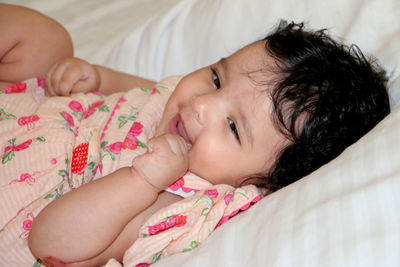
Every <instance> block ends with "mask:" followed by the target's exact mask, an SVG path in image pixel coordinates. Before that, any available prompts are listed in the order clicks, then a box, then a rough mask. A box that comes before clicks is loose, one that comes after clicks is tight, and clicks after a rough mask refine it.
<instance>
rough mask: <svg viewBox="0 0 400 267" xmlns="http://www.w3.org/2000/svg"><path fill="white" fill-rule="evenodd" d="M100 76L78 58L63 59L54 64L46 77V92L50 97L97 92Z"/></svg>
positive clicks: (91, 66)
mask: <svg viewBox="0 0 400 267" xmlns="http://www.w3.org/2000/svg"><path fill="white" fill-rule="evenodd" d="M99 85H100V75H99V73H98V71H97V69H96V68H95V67H94V66H93V65H92V64H90V63H88V62H86V61H85V60H83V59H79V58H65V59H62V60H60V61H59V62H57V63H56V64H54V65H53V66H52V67H51V68H50V70H49V72H48V73H47V76H46V92H47V94H48V95H50V96H69V95H70V94H72V93H80V92H82V93H87V92H91V91H94V90H97V89H98V88H99Z"/></svg>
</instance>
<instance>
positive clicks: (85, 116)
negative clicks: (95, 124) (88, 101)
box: [83, 100, 104, 119]
mask: <svg viewBox="0 0 400 267" xmlns="http://www.w3.org/2000/svg"><path fill="white" fill-rule="evenodd" d="M103 104H104V101H103V100H102V101H98V102H96V103H94V104H93V105H91V106H90V107H89V109H88V111H86V112H84V113H83V118H84V119H86V118H88V117H89V116H90V115H92V114H93V113H95V112H96V109H97V108H98V107H101V106H102V105H103Z"/></svg>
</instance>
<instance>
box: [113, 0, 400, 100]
mask: <svg viewBox="0 0 400 267" xmlns="http://www.w3.org/2000/svg"><path fill="white" fill-rule="evenodd" d="M399 18H400V5H399V4H398V0H379V1H378V0H376V1H369V0H364V1H362V0H360V1H348V0H336V1H320V0H302V1H298V0H285V1H276V0H186V1H178V2H176V4H175V5H174V6H173V7H171V8H170V9H169V10H168V11H167V12H165V13H163V14H162V15H160V13H157V14H156V15H155V16H154V17H153V18H152V19H151V20H150V21H146V23H144V24H143V25H141V26H139V27H133V29H132V31H131V32H130V34H128V35H127V36H126V37H125V38H124V39H123V40H122V41H121V42H119V43H118V44H116V45H115V47H114V49H113V50H112V52H111V54H110V55H109V57H108V59H107V60H106V61H105V63H106V64H107V65H109V66H111V67H113V68H116V69H118V70H121V71H126V72H129V73H133V74H138V75H140V76H144V77H147V78H151V79H155V80H160V79H162V78H164V77H165V76H169V75H177V74H187V73H189V72H191V71H193V70H196V69H198V68H200V67H203V66H205V65H209V64H211V63H213V62H215V61H217V60H219V59H220V58H221V57H224V56H227V55H230V54H232V53H233V52H235V51H236V50H237V49H239V48H241V47H243V46H245V45H246V44H248V43H251V42H253V41H256V40H259V39H261V38H263V37H265V36H266V35H267V33H269V32H270V31H271V30H272V29H273V28H274V27H275V26H276V25H277V24H278V22H279V20H280V19H286V20H288V21H291V20H293V21H295V22H302V21H304V22H306V25H307V26H309V27H310V28H312V29H321V28H327V29H328V30H329V32H330V33H331V34H332V35H333V36H334V37H336V38H343V39H344V41H345V42H346V43H356V44H357V45H358V46H359V47H360V48H361V49H362V50H363V51H364V52H366V53H371V54H373V55H374V56H376V57H378V59H379V61H380V63H382V65H384V66H385V68H386V69H387V71H388V73H389V74H390V75H391V76H392V79H395V78H396V77H399V76H400V69H399V62H400V49H398V48H399V46H400V23H399ZM391 91H392V89H391ZM393 102H396V103H397V102H398V97H396V99H393Z"/></svg>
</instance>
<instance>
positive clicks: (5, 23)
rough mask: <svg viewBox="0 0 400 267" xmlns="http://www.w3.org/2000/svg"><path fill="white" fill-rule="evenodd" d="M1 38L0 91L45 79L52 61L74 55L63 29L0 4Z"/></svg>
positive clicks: (28, 11)
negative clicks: (13, 84)
mask: <svg viewBox="0 0 400 267" xmlns="http://www.w3.org/2000/svg"><path fill="white" fill-rule="evenodd" d="M0 36H1V41H0V88H3V87H4V86H6V85H9V84H11V83H15V82H19V81H22V80H26V79H28V78H32V77H39V76H45V75H46V73H47V72H48V70H49V68H50V67H51V66H52V65H53V64H54V63H55V62H57V61H58V60H60V59H62V58H64V57H71V56H73V46H72V41H71V38H70V36H69V34H68V32H67V31H66V30H65V29H64V27H63V26H61V25H60V24H59V23H57V22H56V21H54V20H53V19H51V18H49V17H47V16H45V15H43V14H41V13H39V12H37V11H34V10H32V9H28V8H25V7H21V6H15V5H7V4H0Z"/></svg>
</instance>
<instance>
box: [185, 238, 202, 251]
mask: <svg viewBox="0 0 400 267" xmlns="http://www.w3.org/2000/svg"><path fill="white" fill-rule="evenodd" d="M198 246H199V242H197V241H195V240H193V241H192V242H191V243H190V247H188V248H184V249H182V252H188V251H191V250H192V249H195V248H197V247H198Z"/></svg>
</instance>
